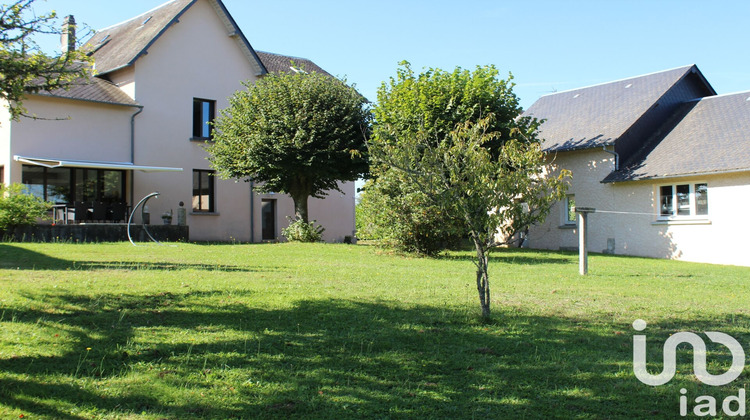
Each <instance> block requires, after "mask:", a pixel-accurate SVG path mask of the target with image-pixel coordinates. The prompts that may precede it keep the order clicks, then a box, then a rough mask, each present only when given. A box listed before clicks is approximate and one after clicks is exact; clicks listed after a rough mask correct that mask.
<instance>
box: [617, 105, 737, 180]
mask: <svg viewBox="0 0 750 420" xmlns="http://www.w3.org/2000/svg"><path fill="white" fill-rule="evenodd" d="M675 118H677V119H678V121H677V122H676V124H673V125H674V128H672V129H671V130H669V131H668V132H666V133H663V134H661V137H663V138H661V140H660V141H659V139H655V141H657V142H658V144H657V145H656V146H655V147H654V148H653V150H651V151H650V152H649V153H648V154H647V155H646V156H641V157H639V158H637V159H635V160H634V161H633V162H632V163H626V166H625V167H623V168H622V169H621V170H619V171H617V172H613V173H612V174H610V175H609V176H607V178H605V180H604V182H618V181H632V180H639V179H649V178H664V177H676V176H685V175H703V174H711V173H724V172H733V171H743V170H750V91H749V92H742V93H736V94H731V95H721V96H710V97H707V98H703V99H701V100H696V101H692V102H688V103H686V104H684V105H683V106H682V107H681V109H679V110H678V111H677V115H676V116H675Z"/></svg>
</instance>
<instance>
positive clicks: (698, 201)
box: [658, 182, 708, 219]
mask: <svg viewBox="0 0 750 420" xmlns="http://www.w3.org/2000/svg"><path fill="white" fill-rule="evenodd" d="M658 193H659V201H658V205H659V208H658V217H659V219H681V218H704V217H706V216H708V184H707V183H705V182H696V183H691V184H669V185H660V186H659V187H658Z"/></svg>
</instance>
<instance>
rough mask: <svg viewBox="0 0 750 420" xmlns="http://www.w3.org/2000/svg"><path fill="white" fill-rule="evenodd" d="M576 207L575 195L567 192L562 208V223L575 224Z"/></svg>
mask: <svg viewBox="0 0 750 420" xmlns="http://www.w3.org/2000/svg"><path fill="white" fill-rule="evenodd" d="M575 208H576V196H575V194H568V195H566V196H565V207H564V208H563V218H562V219H563V224H564V225H575V224H576V220H577V218H578V217H577V215H576V212H575Z"/></svg>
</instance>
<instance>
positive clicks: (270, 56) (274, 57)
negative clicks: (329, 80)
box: [256, 51, 331, 76]
mask: <svg viewBox="0 0 750 420" xmlns="http://www.w3.org/2000/svg"><path fill="white" fill-rule="evenodd" d="M256 53H257V54H258V57H259V58H260V61H262V62H263V65H265V66H266V69H267V70H268V71H269V72H271V73H280V72H289V71H294V69H298V70H302V71H306V72H308V73H313V72H315V73H323V74H326V75H328V76H331V75H330V74H329V73H328V72H327V71H325V70H323V69H322V68H320V67H319V66H318V65H317V64H315V63H313V62H312V61H310V60H308V59H306V58H300V57H290V56H286V55H281V54H274V53H269V52H264V51H256Z"/></svg>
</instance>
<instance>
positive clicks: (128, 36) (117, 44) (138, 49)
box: [83, 0, 195, 74]
mask: <svg viewBox="0 0 750 420" xmlns="http://www.w3.org/2000/svg"><path fill="white" fill-rule="evenodd" d="M194 1H195V0H174V1H170V2H169V3H166V4H163V5H161V6H159V7H157V8H156V9H153V10H151V11H148V12H146V13H143V14H141V15H139V16H136V17H134V18H132V19H129V20H127V21H125V22H122V23H119V24H117V25H114V26H110V27H108V28H104V29H101V30H100V31H98V32H97V33H96V34H95V35H94V36H93V37H91V39H89V40H88V41H87V42H86V45H85V46H84V47H83V48H90V49H92V50H93V51H94V53H93V56H94V60H95V68H96V71H97V72H99V73H100V74H105V73H108V72H111V71H113V70H117V69H119V68H122V67H126V66H129V65H132V64H133V63H134V62H135V60H136V59H137V58H138V57H139V56H140V55H142V54H143V52H144V51H145V50H146V49H147V48H148V47H149V46H150V45H151V43H153V42H154V40H155V39H156V38H158V36H159V35H161V33H163V32H164V31H165V30H166V29H167V28H168V27H169V25H170V24H171V23H172V22H174V20H175V19H176V18H177V17H179V16H180V15H181V14H182V13H183V12H184V11H185V10H187V8H188V7H189V6H191V5H192V4H193V2H194Z"/></svg>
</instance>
